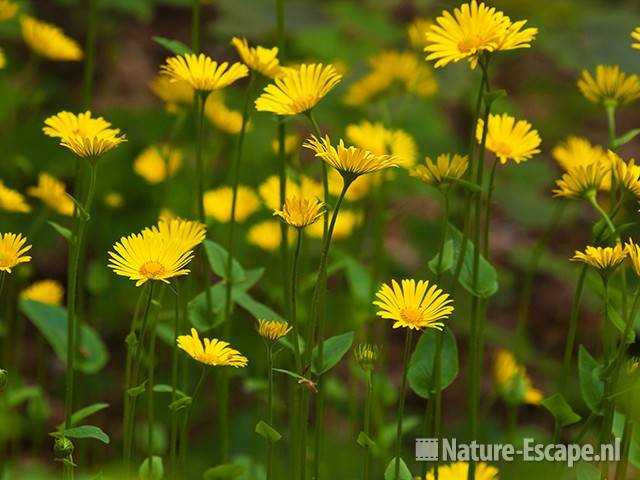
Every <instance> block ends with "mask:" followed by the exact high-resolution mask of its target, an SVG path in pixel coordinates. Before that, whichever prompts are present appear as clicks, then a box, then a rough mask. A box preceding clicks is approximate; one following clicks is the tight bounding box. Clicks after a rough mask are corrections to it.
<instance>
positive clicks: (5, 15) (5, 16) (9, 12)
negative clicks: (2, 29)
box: [0, 0, 20, 22]
mask: <svg viewBox="0 0 640 480" xmlns="http://www.w3.org/2000/svg"><path fill="white" fill-rule="evenodd" d="M19 7H20V6H19V5H18V4H17V3H16V2H13V1H12V0H0V22H4V21H5V20H9V19H11V18H13V17H15V16H16V13H18V8H19Z"/></svg>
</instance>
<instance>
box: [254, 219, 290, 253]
mask: <svg viewBox="0 0 640 480" xmlns="http://www.w3.org/2000/svg"><path fill="white" fill-rule="evenodd" d="M247 241H248V242H249V243H250V244H252V245H255V246H256V247H258V248H261V249H262V250H265V251H267V252H275V251H276V250H277V249H278V248H279V247H280V243H281V242H282V230H281V229H280V224H279V223H278V222H276V221H275V220H264V221H262V222H259V223H256V224H255V225H253V226H252V227H251V228H249V231H248V232H247Z"/></svg>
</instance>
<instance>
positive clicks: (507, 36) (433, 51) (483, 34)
mask: <svg viewBox="0 0 640 480" xmlns="http://www.w3.org/2000/svg"><path fill="white" fill-rule="evenodd" d="M525 24H526V20H521V21H518V22H511V20H510V19H509V17H507V16H506V15H505V14H504V13H502V12H500V11H498V10H496V9H495V8H493V7H488V6H487V5H485V4H484V3H478V2H476V0H473V1H472V2H470V3H465V4H463V5H462V6H460V7H459V8H456V9H454V11H453V15H451V13H449V12H447V11H443V12H442V16H440V17H438V18H436V24H434V25H432V26H431V29H430V30H429V32H427V35H426V42H427V46H426V47H425V48H424V51H425V52H427V60H434V61H435V66H436V68H438V67H444V66H445V65H448V64H449V63H451V62H459V61H460V60H467V61H468V62H469V63H470V66H471V68H475V67H476V65H477V64H478V60H479V58H480V55H481V54H483V53H484V52H488V53H489V52H495V51H500V50H514V49H517V48H529V47H530V46H531V42H532V41H533V39H534V38H535V36H536V34H537V33H538V29H537V28H525V29H524V30H523V27H524V25H525Z"/></svg>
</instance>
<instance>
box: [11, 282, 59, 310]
mask: <svg viewBox="0 0 640 480" xmlns="http://www.w3.org/2000/svg"><path fill="white" fill-rule="evenodd" d="M63 297H64V288H63V287H62V285H60V282H57V281H55V280H38V281H37V282H33V283H32V284H31V285H30V286H28V287H27V288H25V289H24V290H22V292H20V298H24V299H25V300H35V301H36V302H40V303H46V304H48V305H61V304H62V298H63Z"/></svg>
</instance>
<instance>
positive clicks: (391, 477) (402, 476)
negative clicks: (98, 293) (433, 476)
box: [384, 457, 413, 480]
mask: <svg viewBox="0 0 640 480" xmlns="http://www.w3.org/2000/svg"><path fill="white" fill-rule="evenodd" d="M399 461H400V473H399V477H396V476H395V471H396V470H395V469H396V458H395V457H394V458H392V459H391V461H390V462H389V465H387V469H386V470H385V471H384V480H413V476H412V475H411V472H410V471H409V467H407V464H406V463H404V460H403V459H402V458H400V459H399Z"/></svg>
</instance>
